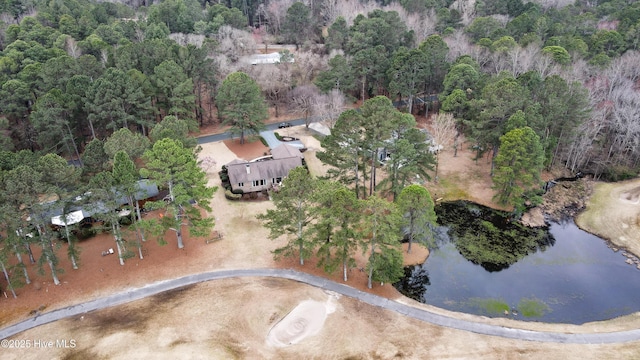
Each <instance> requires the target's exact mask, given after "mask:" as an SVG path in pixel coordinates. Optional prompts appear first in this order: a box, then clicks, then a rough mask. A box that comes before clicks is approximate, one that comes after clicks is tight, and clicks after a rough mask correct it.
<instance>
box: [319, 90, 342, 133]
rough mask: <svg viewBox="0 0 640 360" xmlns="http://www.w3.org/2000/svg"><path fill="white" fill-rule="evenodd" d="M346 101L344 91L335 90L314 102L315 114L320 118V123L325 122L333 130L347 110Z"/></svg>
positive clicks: (322, 95)
mask: <svg viewBox="0 0 640 360" xmlns="http://www.w3.org/2000/svg"><path fill="white" fill-rule="evenodd" d="M346 101H347V100H346V97H345V96H344V94H343V93H342V91H340V90H338V89H333V90H331V91H329V92H328V93H327V94H321V95H320V96H318V97H317V98H316V100H315V101H314V102H313V113H314V114H316V115H317V116H318V119H319V121H324V122H325V123H326V124H327V126H328V127H329V128H330V129H331V128H333V125H335V123H336V120H338V117H339V116H340V114H341V113H342V112H343V111H344V110H346V108H347V106H346Z"/></svg>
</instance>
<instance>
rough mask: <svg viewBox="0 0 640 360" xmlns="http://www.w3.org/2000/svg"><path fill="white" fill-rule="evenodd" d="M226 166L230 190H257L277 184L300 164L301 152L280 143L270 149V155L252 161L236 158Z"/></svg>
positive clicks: (247, 191)
mask: <svg viewBox="0 0 640 360" xmlns="http://www.w3.org/2000/svg"><path fill="white" fill-rule="evenodd" d="M226 166H227V173H228V175H229V182H230V183H231V190H232V191H233V190H242V191H243V192H245V193H250V192H257V191H262V190H268V189H270V188H272V187H274V186H277V185H278V184H280V182H281V181H282V179H283V178H284V177H286V176H287V175H289V171H291V170H292V169H294V168H296V167H298V166H302V154H301V153H300V150H298V148H295V147H293V146H290V145H287V144H282V145H279V146H277V147H275V148H273V149H271V156H267V157H261V158H258V159H256V160H253V161H243V160H239V159H236V160H233V161H232V162H230V163H228V164H227V165H226Z"/></svg>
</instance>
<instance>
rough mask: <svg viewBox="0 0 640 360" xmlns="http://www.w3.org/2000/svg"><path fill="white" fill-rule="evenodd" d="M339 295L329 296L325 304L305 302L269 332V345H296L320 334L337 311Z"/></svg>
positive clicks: (311, 301)
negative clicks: (326, 322) (329, 316)
mask: <svg viewBox="0 0 640 360" xmlns="http://www.w3.org/2000/svg"><path fill="white" fill-rule="evenodd" d="M336 299H338V296H337V295H333V294H328V298H327V300H326V301H325V302H320V301H315V300H305V301H303V302H301V303H299V304H298V305H297V306H296V307H295V308H294V309H293V310H292V311H291V312H290V313H289V314H287V316H285V317H284V318H283V319H282V320H280V321H279V322H278V323H277V324H276V325H275V326H274V327H272V328H271V330H270V331H269V335H268V336H267V344H268V345H270V346H275V347H285V346H290V345H295V344H297V343H299V342H301V341H303V340H304V339H306V338H307V337H310V336H314V335H316V334H318V333H319V332H320V331H321V330H322V328H323V327H324V322H325V320H326V319H327V316H328V315H329V314H331V313H333V312H335V310H336V305H335V300H336Z"/></svg>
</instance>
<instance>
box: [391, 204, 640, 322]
mask: <svg viewBox="0 0 640 360" xmlns="http://www.w3.org/2000/svg"><path fill="white" fill-rule="evenodd" d="M448 206H451V205H450V204H445V205H444V206H442V205H441V206H439V208H442V207H444V208H445V209H444V210H445V211H443V209H438V208H437V211H438V215H439V222H440V223H441V224H445V225H443V226H440V227H438V228H437V229H436V236H435V239H436V246H435V248H434V249H432V252H431V255H430V256H429V259H428V260H427V262H426V263H425V264H422V265H418V266H414V267H409V268H407V269H405V274H406V276H405V278H404V279H403V280H402V281H400V282H398V283H397V284H395V286H396V287H397V288H398V289H399V290H400V291H401V292H403V293H404V294H405V295H407V296H409V297H411V298H414V299H416V300H418V301H421V302H424V303H428V304H432V305H435V306H439V307H443V308H446V309H450V310H454V311H461V312H468V313H473V314H479V315H486V316H508V317H511V318H516V319H520V320H536V321H545V322H563V323H575V324H580V323H584V322H588V321H597V320H605V319H611V318H613V317H616V316H620V315H626V314H630V313H633V312H635V311H640V302H638V301H637V299H639V298H640V271H638V270H636V268H635V266H631V265H628V264H626V263H625V260H626V258H625V257H624V256H622V254H621V252H617V253H616V252H613V251H612V250H611V249H610V248H608V247H607V244H606V243H605V242H604V241H603V240H602V239H599V238H598V237H595V236H593V235H591V234H588V233H586V232H584V231H582V230H580V229H578V228H577V227H576V226H575V225H574V224H573V222H572V221H568V222H565V223H562V224H551V226H550V227H549V228H548V229H542V230H541V231H540V232H538V231H535V232H533V233H527V232H526V231H525V232H522V231H524V230H527V229H524V230H523V229H518V228H516V229H513V228H511V227H510V226H511V225H512V224H510V222H508V221H506V220H503V219H501V218H500V217H498V218H496V217H495V215H494V214H491V210H490V209H486V208H483V207H481V206H475V205H473V204H468V203H457V205H456V206H453V207H452V208H451V209H450V210H451V211H449V212H448V213H447V212H446V211H447V210H449V209H447V207H448ZM451 214H454V215H451ZM487 219H490V220H487ZM494 220H495V221H496V222H495V223H494V222H493V221H494ZM483 221H489V222H492V225H493V226H494V227H495V229H499V230H500V231H497V230H495V229H493V228H491V227H490V226H488V225H487V224H483V223H482V222H483ZM486 229H489V230H488V231H489V233H490V234H491V235H490V236H487V235H486V234H487V232H485V235H478V234H479V232H480V230H486ZM503 232H504V233H506V234H503ZM461 238H462V239H463V240H462V245H461V244H460V242H461V240H460V239H461ZM523 238H525V239H523ZM470 240H477V242H473V241H470ZM478 244H482V246H487V247H488V250H487V249H484V248H482V249H480V248H479V247H480V245H478ZM496 259H497V260H496ZM506 309H508V310H509V311H505V310H506ZM500 312H504V314H502V315H501V314H500Z"/></svg>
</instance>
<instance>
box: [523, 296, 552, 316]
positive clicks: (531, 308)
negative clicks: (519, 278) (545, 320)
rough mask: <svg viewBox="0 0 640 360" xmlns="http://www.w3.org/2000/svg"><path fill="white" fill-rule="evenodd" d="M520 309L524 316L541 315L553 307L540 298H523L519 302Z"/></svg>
mask: <svg viewBox="0 0 640 360" xmlns="http://www.w3.org/2000/svg"><path fill="white" fill-rule="evenodd" d="M518 311H520V314H522V316H524V317H528V318H531V317H541V316H542V315H544V314H546V313H548V312H549V311H551V308H549V306H548V305H547V304H545V303H544V302H542V301H541V300H538V299H522V300H520V302H519V303H518Z"/></svg>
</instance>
